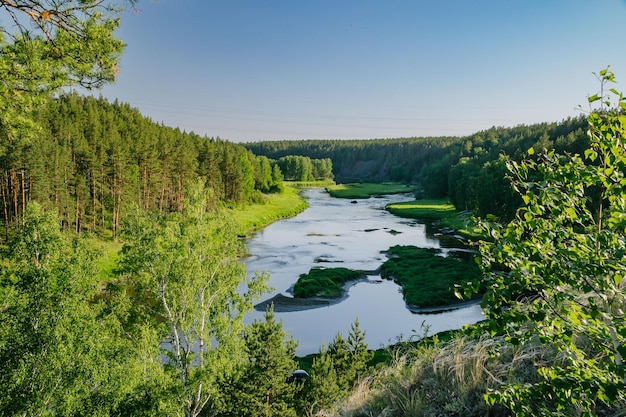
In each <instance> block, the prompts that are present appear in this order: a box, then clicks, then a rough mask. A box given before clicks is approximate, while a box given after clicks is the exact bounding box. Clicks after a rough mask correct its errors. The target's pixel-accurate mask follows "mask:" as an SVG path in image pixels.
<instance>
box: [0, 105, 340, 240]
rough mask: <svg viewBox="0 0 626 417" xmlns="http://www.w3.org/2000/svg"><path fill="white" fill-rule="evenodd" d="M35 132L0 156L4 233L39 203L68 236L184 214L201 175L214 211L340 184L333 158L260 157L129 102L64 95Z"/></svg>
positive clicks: (43, 111) (39, 116)
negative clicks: (295, 188) (314, 184)
mask: <svg viewBox="0 0 626 417" xmlns="http://www.w3.org/2000/svg"><path fill="white" fill-rule="evenodd" d="M35 122H36V123H37V126H38V132H37V135H35V136H34V137H32V138H29V139H28V140H24V139H22V140H19V139H17V140H10V141H9V142H8V143H7V144H6V145H5V149H4V152H3V153H2V155H0V166H1V174H0V175H1V179H2V181H1V183H0V196H1V200H0V201H1V204H2V210H1V212H0V216H2V220H3V224H4V233H3V235H5V236H6V234H7V232H8V231H9V229H10V228H11V227H12V225H14V224H15V223H16V222H17V221H18V220H19V219H21V218H22V215H23V212H24V210H25V207H26V205H27V204H28V203H29V202H30V201H37V202H39V203H40V204H42V205H43V206H44V207H46V208H47V209H49V210H52V211H54V212H56V213H57V214H58V216H59V218H60V219H61V222H62V225H63V229H65V230H72V231H74V232H76V233H80V232H83V231H88V232H93V233H95V232H102V231H105V230H106V231H107V232H110V233H111V234H112V235H113V236H114V237H116V236H117V234H118V233H119V230H120V223H121V221H122V219H123V217H124V216H125V215H126V214H127V213H129V212H130V211H131V210H132V208H133V207H139V208H140V209H142V210H144V211H153V210H156V211H158V212H160V213H168V212H173V211H177V212H181V211H182V209H183V199H184V192H185V188H186V187H187V186H188V185H189V184H190V183H191V182H193V181H195V180H197V179H198V178H203V179H204V181H205V187H206V188H207V189H208V190H211V191H210V196H209V200H210V201H209V203H210V204H211V205H212V206H219V205H227V206H228V205H230V206H232V205H241V204H246V203H250V202H257V203H258V202H262V201H263V197H262V194H263V193H266V194H267V193H276V192H280V191H281V189H282V187H283V185H282V181H283V178H285V177H286V179H288V180H292V181H313V180H316V179H332V163H331V162H330V160H329V159H328V158H326V159H320V160H316V159H313V160H312V159H311V158H309V157H304V156H285V157H283V158H281V159H279V160H278V161H275V160H270V159H268V158H267V157H265V156H256V155H254V154H253V153H252V152H250V151H249V150H247V149H245V148H244V147H243V146H241V145H237V144H234V143H231V142H228V141H225V140H221V139H219V138H206V137H200V136H198V135H196V134H194V133H193V132H189V133H188V132H183V131H180V130H179V129H177V128H171V127H168V126H164V125H162V124H158V123H155V122H153V121H151V120H150V119H149V118H147V117H144V116H142V115H141V114H140V113H139V111H138V110H137V109H134V108H131V107H130V106H129V105H127V104H124V103H118V102H114V103H109V102H108V101H107V100H105V99H102V98H99V99H98V98H94V97H93V96H79V95H77V94H66V95H61V96H59V97H58V98H57V99H56V100H53V101H50V102H48V103H46V105H44V106H41V108H39V109H38V111H37V113H36V115H35Z"/></svg>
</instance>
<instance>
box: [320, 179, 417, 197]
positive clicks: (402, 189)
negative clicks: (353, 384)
mask: <svg viewBox="0 0 626 417" xmlns="http://www.w3.org/2000/svg"><path fill="white" fill-rule="evenodd" d="M326 191H328V193H329V194H330V195H331V196H333V197H336V198H354V199H363V198H370V197H373V196H374V197H375V196H380V195H385V194H403V193H412V192H414V191H415V187H413V186H411V185H409V184H402V183H397V182H384V183H355V184H336V185H332V186H328V187H326Z"/></svg>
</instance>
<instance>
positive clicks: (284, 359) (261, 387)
mask: <svg viewBox="0 0 626 417" xmlns="http://www.w3.org/2000/svg"><path fill="white" fill-rule="evenodd" d="M244 343H245V353H246V361H245V363H244V365H243V366H242V367H241V369H240V370H239V371H238V373H237V375H236V376H235V378H234V379H235V380H234V382H233V383H232V394H231V395H232V397H231V398H230V399H228V400H227V401H226V402H227V403H228V404H226V407H227V408H229V409H230V410H231V411H230V412H229V413H228V414H229V415H233V416H241V417H246V416H250V417H256V416H267V417H270V416H277V417H282V416H285V417H289V416H293V417H295V416H296V411H295V408H294V403H295V401H294V397H295V395H296V393H297V391H299V390H300V389H301V385H300V384H298V383H289V382H288V381H287V377H288V376H289V375H290V373H291V372H292V371H295V370H296V362H295V361H294V355H295V352H296V348H297V342H295V341H294V340H293V339H291V337H290V336H288V335H287V334H286V333H285V332H284V331H283V328H282V322H277V321H276V316H275V315H274V312H273V311H272V310H268V311H266V313H265V321H257V320H255V321H254V322H253V323H252V324H251V325H250V326H248V327H247V328H246V330H245V332H244Z"/></svg>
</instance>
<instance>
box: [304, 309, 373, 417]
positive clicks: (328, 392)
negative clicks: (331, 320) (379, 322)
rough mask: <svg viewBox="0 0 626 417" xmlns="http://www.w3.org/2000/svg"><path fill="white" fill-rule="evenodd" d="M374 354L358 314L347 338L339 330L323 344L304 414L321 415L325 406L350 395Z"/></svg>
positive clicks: (306, 393)
mask: <svg viewBox="0 0 626 417" xmlns="http://www.w3.org/2000/svg"><path fill="white" fill-rule="evenodd" d="M372 355H373V354H372V352H370V351H368V349H367V343H365V331H363V330H361V328H360V326H359V320H358V318H357V319H355V321H354V323H353V324H352V326H351V328H350V331H349V332H348V337H347V338H344V337H343V335H342V334H341V333H338V334H337V335H336V336H335V338H334V339H333V341H332V342H331V343H330V344H329V345H328V348H326V347H324V346H322V348H321V349H320V353H319V355H317V356H316V357H315V358H314V359H313V365H312V366H311V378H310V380H309V381H307V383H306V384H305V387H304V390H303V393H302V397H301V401H300V409H301V414H304V415H307V416H313V415H320V412H322V410H329V409H332V408H334V406H335V404H336V403H337V401H338V400H340V399H342V398H346V397H347V396H348V395H349V393H350V391H351V390H352V389H353V388H354V387H355V386H356V385H357V384H358V383H359V381H360V380H361V379H362V378H363V377H365V375H366V373H367V371H368V370H369V369H368V367H367V364H368V362H369V361H370V360H371V359H372Z"/></svg>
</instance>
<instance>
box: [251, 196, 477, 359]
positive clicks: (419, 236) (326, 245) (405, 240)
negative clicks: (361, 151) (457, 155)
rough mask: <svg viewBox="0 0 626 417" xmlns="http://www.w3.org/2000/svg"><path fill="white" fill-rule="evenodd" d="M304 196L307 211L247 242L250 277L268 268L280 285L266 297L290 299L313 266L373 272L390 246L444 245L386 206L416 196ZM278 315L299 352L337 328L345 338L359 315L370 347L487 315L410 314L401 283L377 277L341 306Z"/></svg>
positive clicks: (473, 309)
mask: <svg viewBox="0 0 626 417" xmlns="http://www.w3.org/2000/svg"><path fill="white" fill-rule="evenodd" d="M303 196H304V197H305V198H307V199H308V202H309V208H308V209H306V210H305V211H303V212H302V213H300V214H299V215H298V216H296V217H293V218H290V219H285V220H281V221H278V222H275V223H273V224H271V225H269V226H267V227H266V228H264V229H262V230H260V231H259V232H258V233H257V234H255V235H254V236H253V237H252V238H250V239H248V240H247V243H246V246H247V248H248V252H249V253H250V254H251V256H250V257H248V258H247V259H246V268H247V271H248V274H249V275H252V274H254V272H255V271H258V272H263V271H267V272H269V274H270V281H269V285H270V286H271V287H273V288H274V289H275V292H274V293H268V294H266V295H264V297H263V298H262V299H261V300H267V299H269V298H271V297H273V296H274V295H275V294H276V293H280V294H284V295H287V296H291V294H290V293H289V290H290V287H291V286H292V285H293V284H294V283H295V282H296V281H297V280H298V277H299V276H300V274H303V273H307V272H309V270H310V269H311V268H312V267H314V266H319V267H329V268H330V267H345V268H349V269H359V270H375V269H377V268H378V267H379V266H380V265H381V264H382V263H383V262H384V261H385V260H386V259H387V258H386V256H385V255H384V253H382V251H385V250H387V249H388V248H390V247H391V246H394V245H415V246H418V247H429V248H440V247H441V243H440V241H439V240H438V239H437V238H436V237H434V236H429V235H427V233H426V229H425V226H424V225H423V224H419V223H417V222H415V221H413V220H409V219H402V218H399V217H397V216H394V215H392V214H390V213H389V212H387V211H386V210H384V207H385V205H387V204H389V203H392V202H399V201H410V200H412V199H413V198H412V196H409V195H389V196H384V197H382V198H370V199H367V200H362V199H360V200H354V201H356V202H354V201H352V200H349V199H341V198H333V197H330V195H329V194H328V193H327V192H326V191H325V190H323V189H320V188H315V189H309V190H305V191H304V192H303ZM443 250H444V251H445V250H446V249H443ZM263 314H264V313H263V312H260V311H254V312H252V313H250V315H249V316H248V317H247V319H246V321H252V320H255V319H262V318H263ZM276 317H277V319H279V320H282V322H283V329H284V330H285V331H286V332H287V333H289V334H291V335H292V336H293V338H294V339H295V340H297V341H298V342H299V345H298V350H297V354H298V355H300V356H302V355H306V354H309V353H315V352H318V351H319V350H320V347H321V345H322V344H324V345H328V343H329V342H330V341H332V340H333V339H334V337H335V335H336V334H337V333H343V335H344V336H347V334H348V332H349V330H350V326H351V325H352V323H353V322H354V320H355V319H357V318H358V320H359V323H360V327H361V329H363V330H365V332H366V342H367V343H368V346H369V348H370V349H376V348H380V347H383V346H387V345H389V344H393V343H396V342H397V341H398V340H407V339H409V338H415V337H421V336H422V335H423V334H424V333H425V332H427V333H428V334H433V333H436V332H440V331H444V330H450V329H457V328H460V327H462V326H463V325H464V324H471V323H475V322H477V321H479V320H482V318H483V315H482V312H481V310H480V306H478V305H472V306H469V307H464V308H460V309H457V310H453V311H447V312H443V313H437V314H416V313H412V312H411V311H409V310H408V309H407V308H406V305H405V303H404V300H403V298H402V292H401V288H400V287H399V286H398V285H396V284H395V283H394V282H392V281H388V280H383V279H381V277H380V276H379V275H372V276H369V277H368V278H367V280H362V281H359V282H357V283H356V284H354V285H353V286H351V287H350V289H349V291H348V293H347V297H346V298H345V299H343V300H342V301H341V302H339V303H336V304H333V305H330V306H324V307H320V308H316V309H309V310H303V311H292V312H277V313H276Z"/></svg>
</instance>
